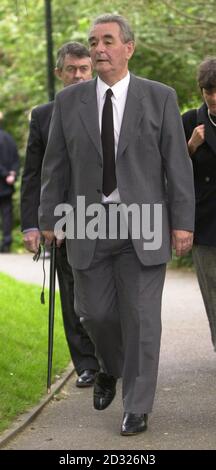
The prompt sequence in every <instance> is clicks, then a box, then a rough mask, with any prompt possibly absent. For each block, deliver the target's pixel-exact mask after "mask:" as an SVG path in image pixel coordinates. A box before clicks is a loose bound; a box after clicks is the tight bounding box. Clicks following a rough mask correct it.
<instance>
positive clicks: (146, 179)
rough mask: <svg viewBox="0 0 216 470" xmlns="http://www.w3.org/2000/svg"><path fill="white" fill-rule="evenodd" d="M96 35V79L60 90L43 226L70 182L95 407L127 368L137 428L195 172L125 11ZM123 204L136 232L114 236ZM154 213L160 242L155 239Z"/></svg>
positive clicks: (148, 395)
mask: <svg viewBox="0 0 216 470" xmlns="http://www.w3.org/2000/svg"><path fill="white" fill-rule="evenodd" d="M89 45H90V54H91V58H92V61H93V65H94V67H95V69H96V71H97V73H98V77H97V78H96V79H95V80H92V81H89V82H88V83H82V84H79V85H74V86H73V87H68V88H66V89H65V90H63V91H62V92H60V93H59V94H58V95H57V97H56V103H55V108H54V114H53V118H52V122H51V131H50V138H49V142H48V146H47V150H46V155H45V159H44V165H43V170H42V191H41V206H40V210H39V215H40V226H41V229H42V230H43V234H44V236H45V238H46V239H47V240H49V241H52V239H53V237H54V227H55V224H56V221H58V224H59V222H61V220H59V219H60V215H59V216H58V217H56V216H55V215H54V211H55V208H56V206H57V205H58V204H59V203H62V202H63V200H64V199H63V195H64V187H65V186H68V189H69V193H68V194H69V197H68V203H69V204H70V205H71V206H72V207H73V210H72V213H73V216H75V217H74V218H73V222H74V226H73V228H74V229H75V232H76V234H75V235H74V234H72V235H71V232H72V230H71V227H72V225H73V224H72V223H71V224H70V223H69V224H68V227H67V228H68V231H67V252H68V259H69V262H70V263H71V265H72V268H73V273H74V281H75V306H76V312H77V314H78V315H79V316H80V317H81V319H82V321H83V324H84V325H85V327H86V329H87V331H88V332H89V335H90V337H91V338H92V339H93V341H94V343H95V347H96V352H97V357H98V358H99V360H100V366H101V370H100V372H99V373H98V375H97V378H96V381H95V385H94V407H95V408H96V409H97V410H103V409H105V408H106V407H107V406H109V404H110V403H111V401H112V400H113V398H114V396H115V393H116V381H117V378H119V377H122V379H123V405H124V416H123V422H122V426H121V434H122V435H132V434H137V433H140V432H143V431H145V430H146V429H147V419H148V413H150V412H151V411H152V406H153V400H154V395H155V389H156V381H157V372H158V361H159V350H160V337H161V296H162V290H163V284H164V278H165V270H166V263H167V261H168V260H169V259H170V256H171V245H172V246H173V247H174V248H175V249H176V253H177V255H182V254H185V253H186V252H187V251H188V250H189V249H190V248H191V245H192V239H193V228H194V190H193V176H192V167H191V162H190V159H189V158H188V152H187V146H186V142H185V137H184V131H183V127H182V122H181V117H180V114H179V110H178V106H177V103H176V95H175V92H174V90H173V89H172V88H170V87H167V86H165V85H163V84H161V83H157V82H153V81H150V80H147V79H141V78H138V77H135V76H134V75H132V74H130V73H129V72H128V61H129V59H130V58H131V57H132V55H133V52H134V35H133V32H132V31H131V28H130V26H129V25H128V23H127V21H126V20H125V19H124V18H123V17H121V16H119V15H103V16H101V17H98V18H97V19H96V20H95V22H94V24H93V26H92V28H91V30H90V34H89ZM72 123H73V126H72ZM68 175H70V178H68ZM68 179H69V181H68ZM82 197H83V198H84V202H85V207H86V208H87V210H86V217H85V219H84V229H86V231H85V234H83V214H82V211H83V201H82V200H81V199H82ZM122 203H123V205H124V209H125V207H126V208H128V224H127V226H128V232H127V237H125V233H124V236H122V234H121V220H120V223H118V224H117V229H116V235H115V236H113V233H114V232H115V231H114V232H112V231H111V235H110V227H111V226H112V225H113V218H112V214H113V213H114V214H115V211H117V212H118V210H119V209H120V208H121V207H122ZM98 205H99V207H101V210H99V209H98V219H97V222H98V227H100V228H101V231H100V230H99V229H98V236H95V237H94V236H93V234H92V231H91V230H90V228H92V226H91V225H89V224H91V223H92V219H91V222H90V215H92V216H93V215H94V210H95V208H96V206H97V207H98ZM152 211H153V212H152ZM123 212H124V214H125V211H123ZM129 212H130V213H129ZM57 213H58V214H60V212H59V207H58V208H57V210H56V212H55V214H57ZM134 213H135V217H134ZM152 213H153V216H152ZM155 213H156V217H154V215H155ZM104 214H105V215H104ZM139 214H141V216H142V217H141V219H143V220H141V219H139V217H138V216H139ZM120 215H121V214H120ZM149 217H150V219H149ZM70 220H72V219H70ZM125 220H127V217H126V216H125ZM102 222H103V226H102ZM152 222H155V240H156V243H154V240H153V243H151V240H150V238H151V236H152ZM93 225H94V228H95V227H96V222H95V221H94V224H93ZM140 225H142V228H143V230H142V233H141V234H140V233H139V235H137V233H138V232H139V230H138V229H139V228H140ZM104 226H105V229H104ZM148 226H149V231H148V230H147V227H148ZM58 227H59V225H58ZM68 232H70V234H69V233H68ZM156 232H157V233H156ZM58 233H59V232H58V230H55V235H56V236H57V239H58V238H60V235H58ZM101 234H102V235H101ZM153 238H154V234H153ZM171 242H172V243H171Z"/></svg>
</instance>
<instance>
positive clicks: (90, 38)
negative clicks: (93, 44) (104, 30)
mask: <svg viewBox="0 0 216 470" xmlns="http://www.w3.org/2000/svg"><path fill="white" fill-rule="evenodd" d="M103 38H105V39H113V35H112V34H104V36H103ZM93 39H97V38H96V37H95V36H89V39H88V40H89V42H90V41H92V40H93Z"/></svg>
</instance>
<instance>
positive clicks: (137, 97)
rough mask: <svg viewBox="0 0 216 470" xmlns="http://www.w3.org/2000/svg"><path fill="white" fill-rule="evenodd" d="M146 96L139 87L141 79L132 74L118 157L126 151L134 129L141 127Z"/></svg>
mask: <svg viewBox="0 0 216 470" xmlns="http://www.w3.org/2000/svg"><path fill="white" fill-rule="evenodd" d="M144 98H145V95H144V93H143V90H140V88H139V80H138V79H137V78H136V77H135V76H134V75H132V74H131V77H130V83H129V87H128V94H127V99H126V103H125V110H124V115H123V120H122V126H121V131H120V136H119V143H118V151H117V158H119V157H120V156H121V155H122V154H123V153H124V151H125V149H126V148H127V146H128V144H129V142H130V140H131V138H132V136H133V134H134V131H135V130H136V129H138V127H139V123H140V121H141V118H142V115H143V106H142V101H143V99H144Z"/></svg>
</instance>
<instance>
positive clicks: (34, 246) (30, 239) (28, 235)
mask: <svg viewBox="0 0 216 470" xmlns="http://www.w3.org/2000/svg"><path fill="white" fill-rule="evenodd" d="M40 238H41V234H40V230H38V229H32V230H29V231H28V232H25V233H23V241H24V245H25V248H26V249H27V250H28V251H30V252H31V253H37V251H38V248H39V243H40Z"/></svg>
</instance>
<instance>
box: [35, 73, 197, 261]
mask: <svg viewBox="0 0 216 470" xmlns="http://www.w3.org/2000/svg"><path fill="white" fill-rule="evenodd" d="M68 175H69V178H70V182H69V186H68V189H69V193H68V202H69V203H70V204H71V205H72V206H73V207H75V208H76V206H77V201H78V199H77V198H78V196H80V195H81V196H85V205H86V207H87V206H89V205H90V204H94V203H100V202H101V196H102V181H103V153H102V144H101V136H100V130H99V119H98V109H97V97H96V80H89V81H88V82H83V83H79V84H77V85H73V86H69V87H66V88H65V89H64V90H62V91H61V92H60V93H59V94H58V95H57V97H56V101H55V107H54V112H53V116H52V120H51V124H50V135H49V140H48V144H47V148H46V153H45V157H44V161H43V169H42V191H41V206H40V209H39V215H40V227H41V229H42V230H53V229H54V227H55V223H56V221H57V220H58V218H57V217H55V215H54V213H55V210H56V206H57V205H58V204H60V203H62V202H63V201H64V189H65V185H67V182H66V178H68ZM116 177H117V185H118V189H119V193H120V198H121V201H122V203H125V204H126V205H127V206H128V205H130V204H132V203H136V204H137V205H139V207H140V209H141V207H142V204H151V205H153V204H159V205H160V207H161V209H162V244H161V247H160V248H159V249H157V250H151V249H149V250H148V249H145V248H144V245H143V243H144V239H143V237H142V236H141V237H140V238H139V239H133V240H132V241H133V246H134V249H135V251H136V253H137V256H138V258H139V259H140V261H141V262H142V263H143V264H144V265H157V264H161V263H165V262H166V261H168V259H169V258H170V255H171V246H170V231H171V228H173V229H182V230H192V231H193V228H194V212H195V201H194V187H193V172H192V164H191V161H190V159H189V156H188V150H187V145H186V140H185V136H184V130H183V125H182V120H181V116H180V114H179V109H178V106H177V103H176V94H175V92H174V90H173V89H171V88H170V87H167V86H165V85H163V84H161V83H157V82H153V81H150V80H146V79H141V78H138V77H135V76H134V75H132V74H131V78H130V83H129V87H128V94H127V100H126V104H125V111H124V116H123V121H122V126H121V132H120V137H119V143H118V151H117V158H116ZM75 212H76V210H75ZM87 222H89V220H88V221H87ZM75 224H76V218H75ZM129 230H130V227H129ZM95 246H96V240H92V239H89V238H85V239H76V238H75V239H67V249H68V257H69V261H70V263H71V264H72V265H73V266H74V268H76V269H85V268H87V267H88V266H89V265H90V263H91V259H92V257H93V254H94V250H95Z"/></svg>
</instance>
